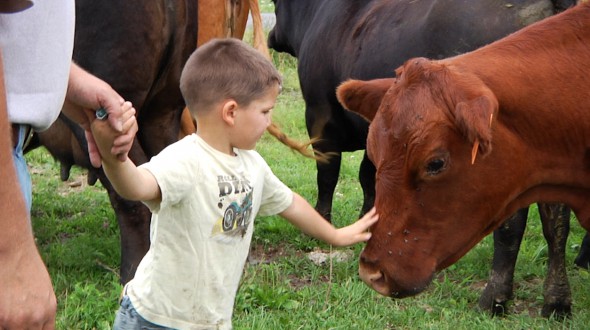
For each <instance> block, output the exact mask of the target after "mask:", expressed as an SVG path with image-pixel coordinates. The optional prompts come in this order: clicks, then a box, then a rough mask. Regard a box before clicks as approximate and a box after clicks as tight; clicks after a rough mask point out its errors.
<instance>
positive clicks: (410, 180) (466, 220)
mask: <svg viewBox="0 0 590 330" xmlns="http://www.w3.org/2000/svg"><path fill="white" fill-rule="evenodd" d="M396 75H397V77H396V78H392V79H381V80H373V81H369V82H361V81H350V82H347V83H345V84H344V85H343V86H341V87H340V88H339V92H338V96H339V100H340V101H341V102H342V103H344V104H345V106H346V107H347V108H348V109H352V110H354V111H356V112H357V113H359V114H361V115H362V116H364V117H365V118H367V119H369V120H371V121H372V122H371V125H370V129H369V135H368V140H367V150H368V153H369V155H370V158H371V160H372V161H373V162H374V163H375V165H376V167H377V176H376V178H377V180H376V181H377V182H376V201H375V205H376V207H377V209H378V211H379V214H380V221H379V222H378V223H377V224H376V225H375V226H374V228H373V229H372V232H373V236H372V238H371V240H370V241H369V242H368V243H367V246H366V247H365V249H364V251H363V252H362V254H361V257H360V269H359V273H360V276H361V278H362V279H363V280H364V281H365V282H366V283H367V284H368V285H370V286H371V287H372V288H373V289H375V290H376V291H378V292H379V293H381V294H384V295H387V296H391V297H400V298H401V297H406V296H410V295H414V294H417V293H419V292H421V291H422V290H424V288H425V287H426V286H427V285H428V284H429V283H430V281H431V280H432V277H433V275H434V273H435V272H436V271H438V270H441V269H444V268H446V267H448V266H449V265H451V264H453V263H454V262H456V261H457V260H458V259H459V258H461V257H462V256H463V255H464V254H465V253H466V252H467V251H469V250H470V249H471V248H472V247H473V246H474V245H475V244H477V243H478V242H479V241H480V240H481V239H482V238H483V237H485V236H486V235H488V234H489V233H490V232H492V231H493V230H494V229H496V228H498V227H499V226H500V225H501V224H502V222H503V221H504V220H505V219H506V218H507V217H508V216H510V215H511V214H513V213H514V212H515V211H517V210H518V209H519V208H522V207H525V206H528V205H529V204H531V203H533V202H563V203H566V204H567V205H569V206H571V208H572V210H573V211H574V212H575V214H576V216H577V218H578V220H579V222H580V223H581V225H582V226H583V227H584V228H585V229H586V230H588V229H590V203H589V202H590V98H589V97H588V89H589V88H590V4H587V3H585V4H580V5H578V6H576V7H574V8H572V9H569V10H567V11H565V12H564V13H561V14H559V15H556V16H553V17H551V18H547V19H545V20H543V21H541V22H539V23H535V24H533V25H531V26H529V27H527V28H524V29H522V30H520V31H519V32H516V33H514V34H512V35H510V36H508V37H506V38H503V39H502V40H500V41H497V42H494V43H492V44H490V45H488V46H485V47H482V48H480V49H478V50H476V51H473V52H470V53H466V54H464V55H459V56H456V57H452V58H449V59H444V60H439V61H431V60H428V59H424V58H414V59H411V60H408V61H407V62H406V63H405V64H404V65H403V66H402V67H400V68H399V69H397V70H396Z"/></svg>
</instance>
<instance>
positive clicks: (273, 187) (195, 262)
mask: <svg viewBox="0 0 590 330" xmlns="http://www.w3.org/2000/svg"><path fill="white" fill-rule="evenodd" d="M180 88H181V90H182V94H183V96H184V98H185V101H186V104H187V106H188V108H189V110H190V112H191V114H192V116H193V117H194V118H195V119H196V121H197V133H196V134H193V135H190V136H187V137H186V138H184V139H182V140H180V141H178V142H176V143H174V144H172V145H170V146H168V147H167V148H166V149H164V150H163V151H162V152H161V153H160V154H159V155H157V156H155V157H153V158H152V159H151V161H150V162H149V163H146V164H143V165H141V166H139V167H136V166H135V165H134V164H133V163H132V162H131V161H130V160H126V161H124V162H121V161H119V160H117V158H115V157H113V156H110V155H111V153H110V148H111V146H112V145H113V142H112V141H113V139H114V138H115V137H116V135H117V134H116V133H114V132H113V131H112V129H110V128H109V127H108V126H107V125H105V123H104V122H100V121H95V122H94V124H93V127H92V130H93V135H94V137H95V139H96V141H97V144H98V145H99V150H100V152H101V155H103V168H104V170H105V172H106V174H107V176H108V177H109V179H110V181H111V183H112V184H113V186H114V188H115V189H116V191H117V192H118V193H119V194H120V195H121V196H123V197H125V198H127V199H130V200H141V201H143V202H144V203H145V204H146V205H147V206H148V207H149V208H150V210H151V211H152V213H153V216H152V221H151V233H150V238H151V245H150V249H149V251H148V252H147V254H146V256H145V257H144V258H143V260H142V261H141V263H140V264H139V267H138V269H137V272H136V274H135V278H134V279H133V280H131V281H130V282H129V283H128V284H127V285H126V287H125V290H124V297H123V300H122V303H121V307H120V309H119V311H118V314H117V317H116V319H115V324H114V329H140V328H141V329H143V328H142V326H147V327H155V328H158V329H159V328H164V329H165V328H177V329H231V327H232V325H231V316H232V309H233V304H234V298H235V295H236V292H237V289H238V285H239V282H240V277H241V275H242V272H243V269H244V264H245V262H246V258H247V256H248V252H249V247H250V240H251V237H252V232H253V231H254V227H253V223H254V218H255V217H256V215H273V214H280V215H281V216H282V217H284V218H286V219H287V220H288V221H290V222H291V223H292V224H294V225H295V226H297V227H298V228H300V229H301V230H302V231H303V232H305V233H306V234H308V235H311V236H313V237H316V238H318V239H321V240H323V241H326V242H328V243H330V244H333V245H336V246H345V245H351V244H355V243H358V242H362V241H366V240H368V239H369V238H370V236H371V234H370V233H368V232H367V229H368V228H369V227H370V226H371V225H372V224H374V223H375V222H376V221H377V215H376V213H375V211H374V210H372V211H371V212H369V213H368V214H367V215H366V216H364V217H363V218H362V219H360V220H359V221H357V222H356V223H354V224H352V225H350V226H347V227H344V228H341V229H336V228H334V227H333V226H332V225H331V224H330V223H329V222H327V221H326V220H324V219H323V218H322V217H321V216H320V215H319V214H318V213H317V212H316V211H315V210H314V209H313V207H312V206H311V205H309V203H308V202H306V201H305V200H304V199H303V198H302V197H301V196H299V195H298V194H296V193H293V192H292V191H291V190H290V189H289V188H288V187H287V186H285V185H284V184H283V183H282V182H281V181H279V179H277V178H276V177H275V176H274V174H273V173H272V171H271V170H270V168H269V167H268V165H267V164H266V163H265V161H264V160H263V159H262V157H261V156H260V155H259V154H258V153H257V152H256V151H254V150H253V149H254V147H255V146H256V142H257V141H258V140H259V139H260V137H261V136H262V134H263V133H264V131H265V130H266V128H267V127H268V125H269V124H270V122H271V113H272V109H273V107H274V105H275V101H276V98H277V96H278V94H279V91H280V88H281V78H280V75H279V73H278V72H277V70H276V69H275V68H274V66H273V65H272V63H271V62H270V61H268V60H267V59H266V58H264V57H263V56H262V55H260V54H259V53H258V52H257V51H255V50H254V49H253V48H251V47H250V46H248V45H247V44H245V43H243V42H242V41H240V40H237V39H218V40H213V41H210V42H209V43H207V44H205V45H203V46H201V47H199V48H198V49H197V50H196V51H195V52H194V53H193V55H192V56H191V57H190V58H189V60H188V61H187V63H186V65H185V68H184V70H183V72H182V76H181V79H180Z"/></svg>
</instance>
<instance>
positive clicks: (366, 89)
mask: <svg viewBox="0 0 590 330" xmlns="http://www.w3.org/2000/svg"><path fill="white" fill-rule="evenodd" d="M394 80H395V79H394V78H385V79H374V80H369V81H362V80H353V79H351V80H347V81H345V82H343V83H342V84H341V85H340V86H338V88H337V89H336V96H337V97H338V101H339V102H340V104H342V106H343V107H344V108H345V109H347V110H349V111H352V112H355V113H357V114H359V115H360V116H362V117H363V118H365V119H366V120H367V121H369V122H370V121H372V120H373V118H375V114H376V113H377V110H378V109H379V106H380V105H381V100H382V99H383V96H384V95H385V93H386V92H387V90H389V88H390V87H391V86H392V84H393V82H394Z"/></svg>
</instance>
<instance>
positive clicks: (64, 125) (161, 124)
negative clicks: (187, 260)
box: [31, 0, 197, 283]
mask: <svg viewBox="0 0 590 330" xmlns="http://www.w3.org/2000/svg"><path fill="white" fill-rule="evenodd" d="M196 40H197V1H196V0H173V1H168V0H150V1H143V0H133V1H119V0H102V1H94V0H77V1H76V36H75V43H74V55H73V56H74V61H76V62H77V63H78V64H79V65H80V66H81V67H83V68H84V69H86V70H88V71H89V72H91V73H93V74H94V75H96V76H98V77H100V78H102V79H103V80H105V81H107V82H108V83H109V84H111V86H113V88H114V89H115V90H116V91H117V92H119V93H120V94H121V95H122V96H123V97H124V98H125V99H126V100H129V101H131V102H132V103H133V105H134V106H135V109H136V110H137V121H138V124H139V128H140V129H139V132H138V133H137V137H136V141H135V144H134V146H133V149H132V150H131V152H130V158H131V159H133V161H134V162H135V163H137V164H141V163H143V162H145V161H147V160H149V158H150V157H152V156H153V155H155V154H157V153H158V152H160V151H161V150H162V149H163V148H164V147H165V146H167V145H169V144H170V143H172V142H174V141H176V140H177V139H178V131H179V126H180V115H181V112H182V109H183V108H184V101H183V99H182V95H181V93H180V89H179V79H180V72H181V70H182V67H183V65H184V62H185V61H186V59H187V58H188V56H189V55H190V54H191V53H192V51H193V50H194V49H195V48H196ZM36 139H37V140H35V141H34V142H35V143H33V144H32V145H31V148H34V147H36V146H39V145H43V146H45V147H46V148H47V149H48V150H49V151H50V152H51V154H52V155H53V156H54V157H56V158H57V159H58V160H59V161H60V163H61V165H62V173H61V176H62V179H63V180H65V179H67V177H68V176H69V170H70V168H71V166H73V165H78V166H82V167H85V168H87V169H88V170H89V174H88V176H89V181H90V183H91V184H93V183H94V182H95V181H96V179H97V178H98V179H100V181H101V182H102V183H103V185H104V186H105V187H106V189H107V191H108V193H109V198H110V201H111V204H112V206H113V209H114V210H115V213H116V216H117V220H118V223H119V228H120V232H121V282H123V283H126V282H127V281H129V280H130V279H131V278H133V275H134V274H135V269H136V267H137V265H138V263H139V261H140V260H141V258H143V256H144V255H145V253H146V251H147V249H148V247H149V223H150V218H151V213H150V212H149V210H148V209H147V207H145V206H144V205H143V204H141V203H140V202H131V201H127V200H124V199H122V198H121V197H120V196H119V195H118V194H116V193H115V191H114V190H113V189H112V187H111V186H110V183H109V182H108V179H107V178H106V176H105V175H104V173H103V172H102V170H100V169H95V168H92V166H91V165H90V162H89V159H88V152H87V149H86V140H85V138H84V134H83V131H82V130H81V128H80V127H79V126H78V125H77V124H75V123H73V122H71V121H70V120H68V119H67V118H66V117H65V116H63V114H62V115H60V117H59V119H58V120H57V121H56V122H55V123H54V124H53V125H52V126H51V127H50V128H49V129H48V130H47V131H44V132H42V133H40V134H38V135H37V137H36Z"/></svg>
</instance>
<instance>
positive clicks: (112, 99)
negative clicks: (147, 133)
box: [62, 63, 135, 168]
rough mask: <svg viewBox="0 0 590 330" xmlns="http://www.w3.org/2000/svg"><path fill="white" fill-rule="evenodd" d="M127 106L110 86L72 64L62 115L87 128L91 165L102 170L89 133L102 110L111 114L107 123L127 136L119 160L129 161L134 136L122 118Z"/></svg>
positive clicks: (119, 150) (119, 148)
mask: <svg viewBox="0 0 590 330" xmlns="http://www.w3.org/2000/svg"><path fill="white" fill-rule="evenodd" d="M124 102H125V100H124V99H123V98H122V97H121V96H120V95H119V94H118V93H117V92H116V91H115V90H114V89H113V88H112V87H111V86H110V85H109V84H107V83H106V82H105V81H103V80H101V79H99V78H98V77H96V76H94V75H92V74H90V73H88V72H86V71H85V70H84V69H82V68H80V67H79V66H78V65H76V64H74V63H72V67H71V70H70V79H69V83H68V91H67V94H66V100H65V104H64V107H63V109H62V112H63V113H64V114H65V115H66V116H68V117H69V118H70V119H72V120H74V121H76V122H77V123H78V124H80V126H82V128H84V131H85V134H86V140H87V141H88V154H89V156H90V162H91V164H92V166H94V167H97V168H98V167H100V165H101V156H100V153H99V152H98V149H97V148H96V143H95V141H94V138H93V136H92V134H91V133H90V125H91V123H92V121H94V120H96V117H95V112H96V110H98V109H99V108H103V109H105V110H106V112H107V113H108V117H107V120H108V122H109V124H110V125H111V127H112V128H113V129H114V130H115V131H117V132H119V133H122V136H126V138H120V139H119V140H121V141H125V142H126V144H123V145H119V146H118V149H117V150H118V152H119V153H118V154H117V156H118V158H119V159H120V160H121V161H123V160H125V159H127V154H128V152H129V150H131V147H132V145H133V137H134V136H135V132H133V131H125V130H124V128H125V127H124V125H125V120H126V118H123V116H122V115H123V103H124Z"/></svg>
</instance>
